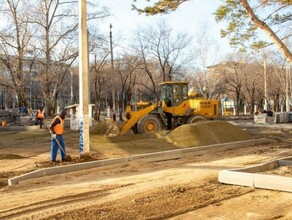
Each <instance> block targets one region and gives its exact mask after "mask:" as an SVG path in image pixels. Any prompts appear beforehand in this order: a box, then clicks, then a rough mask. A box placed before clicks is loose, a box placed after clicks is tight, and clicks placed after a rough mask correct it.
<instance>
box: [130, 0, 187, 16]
mask: <svg viewBox="0 0 292 220" xmlns="http://www.w3.org/2000/svg"><path fill="white" fill-rule="evenodd" d="M136 1H137V0H133V2H136ZM147 1H148V2H149V0H147ZM187 1H190V0H175V1H174V0H158V1H157V2H156V3H154V4H153V5H152V6H146V7H145V8H138V7H137V6H136V5H135V4H132V7H133V9H134V10H136V11H138V12H139V13H144V14H146V15H156V14H163V13H165V14H166V13H170V12H172V11H175V10H176V9H177V8H178V7H179V6H180V5H181V4H182V3H184V2H187Z"/></svg>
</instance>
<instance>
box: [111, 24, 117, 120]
mask: <svg viewBox="0 0 292 220" xmlns="http://www.w3.org/2000/svg"><path fill="white" fill-rule="evenodd" d="M112 27H113V26H112V24H110V50H111V69H112V98H113V118H114V119H115V116H116V96H115V85H114V84H115V83H114V76H115V74H114V58H113V57H114V55H113V42H112Z"/></svg>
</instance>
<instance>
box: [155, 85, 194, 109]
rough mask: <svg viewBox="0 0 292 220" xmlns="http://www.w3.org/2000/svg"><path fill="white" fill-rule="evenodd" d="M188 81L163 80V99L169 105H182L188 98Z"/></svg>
mask: <svg viewBox="0 0 292 220" xmlns="http://www.w3.org/2000/svg"><path fill="white" fill-rule="evenodd" d="M188 84H189V83H188V82H175V81H173V82H163V83H160V84H159V85H160V86H161V100H162V101H164V102H165V104H166V105H167V107H174V106H178V105H180V104H181V103H182V102H183V101H185V100H187V99H188Z"/></svg>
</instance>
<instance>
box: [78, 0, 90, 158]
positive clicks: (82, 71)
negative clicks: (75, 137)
mask: <svg viewBox="0 0 292 220" xmlns="http://www.w3.org/2000/svg"><path fill="white" fill-rule="evenodd" d="M88 82H89V81H88V38H87V12H86V0H79V107H78V111H79V118H80V125H79V129H80V140H79V142H80V143H79V148H80V155H90V147H89V144H90V142H89V88H88Z"/></svg>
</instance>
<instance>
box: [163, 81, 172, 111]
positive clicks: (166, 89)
mask: <svg viewBox="0 0 292 220" xmlns="http://www.w3.org/2000/svg"><path fill="white" fill-rule="evenodd" d="M171 93H172V88H171V86H169V85H165V86H163V87H162V91H161V100H164V102H165V104H166V105H167V106H168V107H171V97H172V94H171Z"/></svg>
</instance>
